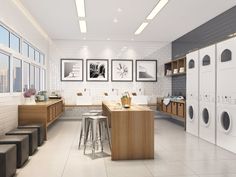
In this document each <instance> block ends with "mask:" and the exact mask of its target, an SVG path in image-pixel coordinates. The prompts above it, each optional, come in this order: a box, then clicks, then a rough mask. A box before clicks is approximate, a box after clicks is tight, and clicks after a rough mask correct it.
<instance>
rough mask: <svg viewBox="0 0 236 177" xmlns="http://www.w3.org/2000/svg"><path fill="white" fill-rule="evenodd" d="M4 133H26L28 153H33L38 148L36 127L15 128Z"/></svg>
mask: <svg viewBox="0 0 236 177" xmlns="http://www.w3.org/2000/svg"><path fill="white" fill-rule="evenodd" d="M6 135H28V136H29V155H30V156H31V155H33V154H34V152H35V151H36V149H37V148H38V134H37V129H15V130H11V131H9V132H7V133H6Z"/></svg>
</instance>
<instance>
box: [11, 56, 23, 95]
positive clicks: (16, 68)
mask: <svg viewBox="0 0 236 177" xmlns="http://www.w3.org/2000/svg"><path fill="white" fill-rule="evenodd" d="M21 91H22V64H21V60H19V59H17V58H13V92H21Z"/></svg>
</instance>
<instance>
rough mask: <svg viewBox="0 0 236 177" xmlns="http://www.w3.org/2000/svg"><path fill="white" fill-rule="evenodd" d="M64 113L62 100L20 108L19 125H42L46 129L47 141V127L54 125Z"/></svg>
mask: <svg viewBox="0 0 236 177" xmlns="http://www.w3.org/2000/svg"><path fill="white" fill-rule="evenodd" d="M63 111H64V106H63V101H62V100H49V101H46V102H39V103H36V104H34V105H19V106H18V124H19V125H27V124H37V123H41V124H43V126H44V129H45V140H46V139H47V127H48V126H49V125H50V124H51V123H53V122H54V121H55V120H56V119H57V118H59V117H60V115H61V114H62V113H63Z"/></svg>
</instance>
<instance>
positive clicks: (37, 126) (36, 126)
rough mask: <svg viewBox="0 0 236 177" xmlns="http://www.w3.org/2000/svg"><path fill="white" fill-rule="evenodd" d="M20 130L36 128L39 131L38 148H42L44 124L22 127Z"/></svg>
mask: <svg viewBox="0 0 236 177" xmlns="http://www.w3.org/2000/svg"><path fill="white" fill-rule="evenodd" d="M18 128H19V129H31V128H36V129H37V130H38V146H41V145H42V144H43V142H44V128H43V125H42V124H32V125H31V124H30V125H20V126H18Z"/></svg>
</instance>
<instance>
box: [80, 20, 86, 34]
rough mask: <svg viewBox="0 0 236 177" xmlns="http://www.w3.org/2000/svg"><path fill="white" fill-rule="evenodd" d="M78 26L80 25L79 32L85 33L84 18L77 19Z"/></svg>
mask: <svg viewBox="0 0 236 177" xmlns="http://www.w3.org/2000/svg"><path fill="white" fill-rule="evenodd" d="M79 26H80V32H81V33H87V26H86V21H85V20H80V21H79Z"/></svg>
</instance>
